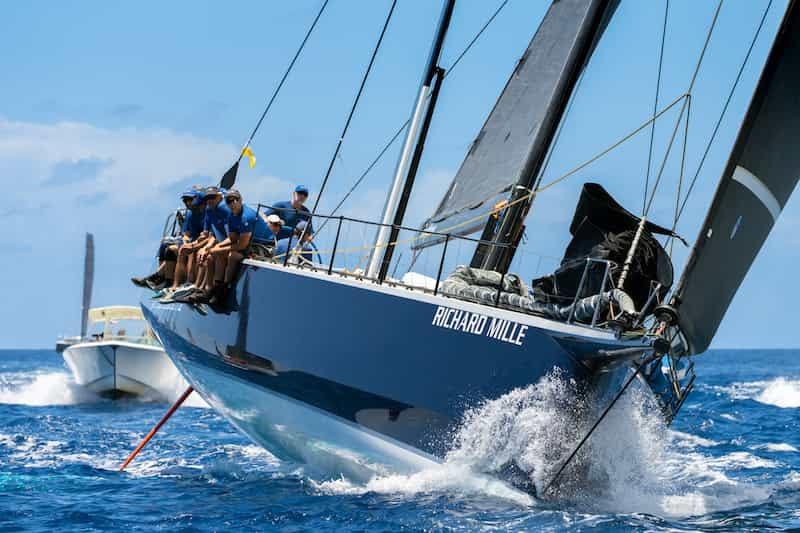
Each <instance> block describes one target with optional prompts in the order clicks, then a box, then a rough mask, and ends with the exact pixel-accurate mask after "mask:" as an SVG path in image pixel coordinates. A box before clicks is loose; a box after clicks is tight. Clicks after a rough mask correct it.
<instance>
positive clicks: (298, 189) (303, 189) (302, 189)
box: [294, 185, 308, 196]
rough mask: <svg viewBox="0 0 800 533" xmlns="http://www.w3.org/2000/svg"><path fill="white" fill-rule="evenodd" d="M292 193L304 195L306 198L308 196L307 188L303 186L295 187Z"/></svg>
mask: <svg viewBox="0 0 800 533" xmlns="http://www.w3.org/2000/svg"><path fill="white" fill-rule="evenodd" d="M294 192H296V193H298V194H305V195H306V196H308V187H306V186H305V185H298V186H297V187H295V188H294Z"/></svg>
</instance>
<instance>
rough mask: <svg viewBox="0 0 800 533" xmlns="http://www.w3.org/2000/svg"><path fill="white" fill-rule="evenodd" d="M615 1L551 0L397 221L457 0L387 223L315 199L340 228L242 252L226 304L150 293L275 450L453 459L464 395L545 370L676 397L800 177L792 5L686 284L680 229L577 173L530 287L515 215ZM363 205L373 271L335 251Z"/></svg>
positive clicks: (196, 377) (166, 334)
mask: <svg viewBox="0 0 800 533" xmlns="http://www.w3.org/2000/svg"><path fill="white" fill-rule="evenodd" d="M616 8H617V2H616V1H613V0H610V1H609V0H560V1H556V2H553V5H552V6H551V7H550V9H549V11H548V12H547V14H546V16H545V18H544V20H543V21H542V23H541V25H540V27H539V29H538V30H537V32H536V34H535V35H534V37H533V39H532V41H531V43H530V45H529V47H528V49H527V50H526V52H525V54H524V55H523V57H522V58H521V59H520V61H519V63H518V64H517V66H516V68H515V70H514V72H513V73H512V75H511V77H510V79H509V81H508V83H507V85H506V87H505V88H504V90H503V92H502V94H501V95H500V97H499V99H498V100H497V103H496V104H495V107H494V109H493V110H492V112H491V113H490V114H489V117H488V118H487V120H486V123H485V124H484V126H483V128H482V129H481V131H480V133H479V134H478V136H477V138H476V139H475V142H474V143H473V145H472V147H471V148H470V150H469V153H468V154H467V156H466V158H465V160H464V163H463V164H462V166H461V168H460V169H459V171H458V173H457V175H456V176H455V178H454V180H453V183H452V184H451V186H450V188H449V189H448V192H447V194H446V195H445V197H444V198H443V200H442V202H441V203H440V205H439V207H438V209H437V210H436V213H435V214H434V215H433V216H432V217H431V218H430V219H429V221H428V222H427V223H426V225H425V227H423V228H422V229H419V230H417V229H412V228H407V227H404V226H402V221H403V214H404V211H405V205H406V203H407V201H408V197H409V195H410V194H411V192H412V186H413V181H414V175H415V173H416V168H417V166H418V164H419V158H420V156H421V153H422V149H423V146H424V142H425V135H426V132H427V128H428V125H429V123H430V120H431V115H432V112H433V108H434V105H435V103H436V95H437V93H438V88H439V85H440V84H441V81H442V79H443V74H444V72H443V70H442V69H441V68H439V67H438V66H437V62H438V56H439V50H440V49H441V45H442V42H443V40H444V36H445V32H446V30H447V26H448V23H449V19H450V14H451V13H452V10H453V2H452V1H448V2H446V3H445V7H444V10H443V14H442V18H441V21H440V24H439V27H438V31H437V35H436V37H435V39H434V45H433V50H432V52H431V55H430V59H429V62H428V65H427V68H426V70H425V74H424V76H423V80H422V84H421V87H420V91H419V94H418V97H417V100H416V102H415V105H414V112H413V115H412V118H411V120H410V123H409V127H408V130H407V136H406V142H405V144H404V146H403V150H402V152H401V155H400V159H399V162H398V165H397V169H396V174H395V179H394V182H393V185H392V188H391V190H390V191H389V194H388V199H387V205H386V208H385V210H384V217H383V219H382V221H381V222H379V223H378V222H368V221H360V220H354V219H349V218H345V217H331V218H330V219H328V218H327V217H324V216H321V215H319V214H316V215H315V218H314V220H315V225H317V226H318V227H321V226H322V224H323V223H324V224H325V226H326V228H327V229H328V230H329V232H330V234H329V237H328V240H327V241H325V238H326V237H325V235H323V233H322V232H318V234H317V237H316V242H317V244H318V246H319V248H320V255H321V256H324V257H325V260H324V261H314V262H308V261H298V260H295V259H296V258H292V257H289V256H287V257H284V258H277V259H276V258H261V257H253V258H250V259H247V260H245V261H244V263H243V265H242V269H241V273H240V276H239V279H238V281H237V283H236V286H235V290H234V291H232V293H231V294H230V297H229V300H228V302H226V304H225V305H224V306H215V307H207V308H205V309H202V310H198V309H197V308H196V307H194V306H191V305H187V304H180V303H171V304H161V303H157V302H156V301H154V300H144V301H143V304H142V307H143V309H144V313H145V316H146V317H147V319H148V320H149V322H150V324H151V325H152V327H153V329H154V331H156V332H157V334H158V337H159V339H160V340H161V342H162V343H163V345H164V348H165V350H166V351H167V353H168V354H169V356H170V357H171V358H172V360H173V361H174V362H175V365H176V366H177V367H178V368H179V370H180V371H181V373H182V374H183V375H184V376H185V377H186V379H187V380H188V381H189V382H190V383H191V385H192V386H193V387H194V388H195V389H196V390H197V391H198V392H199V393H200V394H201V395H202V396H203V398H205V399H206V401H208V403H209V404H210V405H211V406H213V407H214V408H215V409H216V410H217V411H218V412H220V413H221V414H222V415H223V416H225V417H226V418H227V419H228V420H230V421H231V422H232V423H233V424H234V425H235V426H236V427H237V428H239V429H240V430H241V431H242V432H243V433H245V434H246V435H248V436H249V437H250V438H252V439H253V440H254V441H255V442H257V443H258V444H260V445H262V446H264V447H265V448H267V449H269V450H270V451H271V452H273V453H275V454H276V455H278V456H280V457H287V458H291V459H294V460H300V461H307V462H310V463H313V464H315V465H318V466H320V465H321V466H323V467H324V468H326V469H328V470H330V471H333V472H339V473H343V474H345V475H348V476H353V477H355V478H360V479H364V478H369V477H371V476H373V475H376V474H382V473H386V472H404V473H405V472H413V471H415V470H419V469H422V468H425V467H426V466H429V465H431V464H432V463H436V462H439V461H441V460H442V458H443V456H444V454H445V452H446V451H447V449H448V446H449V445H450V441H449V436H450V435H451V432H452V430H453V429H454V428H455V427H456V425H457V424H458V422H459V420H460V419H461V417H462V415H463V414H464V412H465V410H466V409H468V408H469V407H470V406H472V405H474V404H475V403H476V402H479V401H481V400H484V399H489V398H495V397H498V396H501V395H503V394H505V393H507V392H509V391H512V390H514V389H515V388H519V387H525V386H527V385H529V384H532V383H536V382H537V381H538V380H540V379H541V378H542V377H544V376H546V375H548V374H551V373H553V372H558V373H559V374H560V375H561V376H563V377H564V378H566V379H573V380H575V382H576V383H578V384H579V385H580V387H579V388H580V390H581V391H582V394H585V395H586V397H587V398H590V399H591V402H590V403H591V404H592V405H596V406H597V408H598V411H599V410H600V409H602V408H603V407H604V406H606V405H608V403H609V401H611V400H612V398H613V397H614V396H615V395H616V394H617V393H618V392H619V391H620V390H622V388H623V387H626V386H627V385H628V384H630V383H631V382H633V383H636V386H638V387H640V388H642V389H644V390H650V391H652V393H653V395H654V397H655V398H656V400H657V402H658V405H659V406H660V407H661V410H662V411H663V413H664V416H665V417H666V418H667V419H668V420H669V419H671V418H672V417H674V416H675V415H676V414H677V412H678V410H679V409H680V406H681V404H682V403H683V401H684V400H685V398H686V395H687V394H688V393H689V391H690V390H691V387H692V383H693V380H694V373H693V371H692V365H691V363H690V362H688V360H687V359H686V357H687V356H689V355H692V354H697V353H700V352H702V351H704V350H705V349H706V348H707V347H708V345H709V343H710V341H711V339H712V338H713V335H714V333H715V331H716V329H717V327H718V325H719V323H720V321H721V320H722V317H723V316H724V313H725V311H726V309H727V307H728V304H729V303H730V300H731V298H732V297H733V294H734V293H735V292H736V290H737V289H738V286H739V284H740V283H741V281H742V279H743V277H744V275H745V274H746V272H747V270H748V268H749V266H750V264H751V263H752V261H753V259H754V258H755V256H756V254H757V253H758V250H759V249H760V247H761V244H762V243H763V241H764V239H765V238H766V237H767V235H768V234H769V231H770V230H771V228H772V226H773V224H774V222H775V219H776V217H777V216H778V214H779V213H780V211H781V209H782V207H783V205H785V203H786V201H787V199H788V197H789V196H790V194H791V192H792V190H793V189H794V187H795V184H796V182H797V179H798V177H800V152H798V151H797V150H791V151H788V152H787V151H785V150H783V149H782V148H781V147H782V146H786V145H787V139H789V140H798V136H800V96H798V95H800V91H798V88H800V83H799V82H800V80H798V76H800V28H798V25H800V8H798V6H797V2H794V1H791V2H790V3H789V6H788V7H787V10H786V13H785V15H784V18H783V21H782V26H781V30H780V31H779V33H778V35H777V37H776V39H775V42H774V44H773V46H772V49H771V52H770V54H769V57H768V60H767V62H766V65H765V66H764V69H763V73H762V75H761V78H760V80H759V83H758V86H757V88H756V91H755V93H754V95H753V97H752V100H751V103H750V106H749V108H748V111H747V114H746V116H745V119H744V122H743V124H742V126H741V129H740V131H739V135H738V137H737V140H736V143H735V146H734V149H733V151H732V154H731V156H730V160H729V162H728V165H727V167H726V169H725V171H724V173H723V175H722V176H721V179H720V184H719V189H718V191H717V193H716V196H715V198H714V200H713V203H712V206H711V208H710V210H709V212H708V216H707V219H706V221H705V223H704V225H703V228H702V231H701V233H700V236H699V237H698V240H697V242H696V244H695V245H694V248H693V252H692V255H691V259H690V260H689V262H688V264H687V266H686V267H685V269H684V270H683V274H682V278H681V280H680V281H679V283H677V285H676V286H674V287H673V279H672V265H671V262H670V259H669V256H668V255H667V254H666V252H665V251H664V248H663V246H662V244H661V243H660V242H659V240H658V239H659V238H662V239H672V238H676V237H677V236H676V235H675V234H674V233H673V231H672V230H670V229H668V228H665V227H661V226H658V225H656V224H654V223H652V222H650V221H648V220H647V219H646V217H637V216H635V215H633V214H631V213H630V212H628V211H627V210H625V209H624V208H623V207H622V206H620V205H619V204H617V203H616V202H615V201H614V200H613V198H611V197H610V196H609V195H608V194H607V193H606V192H605V190H604V189H603V188H602V187H601V186H599V185H596V184H587V186H586V187H585V188H584V191H583V194H582V195H581V198H580V199H579V202H578V207H577V208H576V211H575V216H574V217H573V222H572V224H571V226H570V232H571V233H572V235H573V240H572V242H571V243H570V246H569V247H568V249H567V250H566V252H565V254H564V258H563V260H562V262H561V264H560V266H559V268H558V269H557V270H556V271H555V272H554V273H553V274H552V275H549V276H545V277H542V278H539V279H537V280H534V281H533V282H532V283H531V284H530V286H528V285H527V284H525V283H524V282H522V280H521V279H520V278H519V277H518V276H516V275H515V274H514V273H512V272H510V271H509V267H510V265H511V263H512V260H513V257H514V254H515V251H516V250H517V248H518V246H519V243H520V238H521V235H522V232H523V229H524V222H525V215H526V214H527V212H528V210H529V208H530V205H531V203H532V202H533V200H534V198H535V191H536V190H537V188H538V187H539V185H540V184H539V179H540V174H541V173H540V170H541V168H542V165H543V161H544V160H545V158H546V155H547V152H548V150H549V149H550V148H551V145H552V143H553V139H554V136H555V135H556V131H557V128H558V124H559V122H560V120H561V119H562V117H563V114H564V111H565V108H566V106H567V103H568V100H569V98H570V95H571V94H572V92H573V91H574V90H575V86H576V82H577V80H578V78H579V76H580V73H581V71H582V70H583V69H584V68H585V66H586V64H587V62H588V61H589V60H590V58H591V55H592V51H593V49H594V47H595V44H596V42H597V40H598V39H599V38H600V37H601V35H602V33H603V31H604V29H605V28H606V26H607V24H608V22H609V20H610V18H611V17H613V15H614V12H615V10H616ZM778 139H780V142H778ZM791 144H792V143H789V145H791ZM354 225H361V226H367V227H370V228H372V230H373V231H376V233H377V235H376V239H375V244H374V245H373V246H371V247H370V248H369V250H368V252H369V255H368V263H367V268H366V269H364V270H362V269H360V268H352V265H347V264H346V263H345V262H344V258H345V256H346V252H347V251H348V250H346V249H345V248H347V247H348V246H349V244H348V243H347V242H346V233H347V232H346V231H345V230H344V229H343V228H347V227H349V226H354ZM478 231H482V233H481V235H480V238H474V237H470V236H469V235H471V234H474V233H476V232H478ZM323 242H325V243H329V246H328V248H329V249H327V250H325V249H324V248H326V246H323V245H322V244H321V243H323ZM401 243H404V244H406V245H407V248H408V249H409V250H413V251H415V253H419V252H421V251H422V250H429V251H430V250H436V253H437V256H436V257H437V261H435V267H434V269H435V272H429V275H427V276H426V275H422V274H420V273H417V272H413V271H410V272H408V273H406V274H405V275H403V276H401V277H399V278H398V277H397V273H396V272H395V271H392V270H391V267H392V261H393V254H394V253H395V252H396V251H397V250H398V249H399V248H400V246H401ZM457 245H458V246H457ZM465 246H468V247H470V248H472V249H474V254H473V255H472V258H471V260H470V261H469V265H467V264H463V265H461V266H459V267H458V268H453V267H455V266H456V264H457V263H456V264H454V263H453V261H454V260H453V259H452V254H453V250H455V249H456V248H463V247H465ZM434 247H435V248H434ZM448 250H449V251H448ZM362 251H363V250H362ZM448 254H450V255H448ZM723 262H724V263H725V265H726V268H725V270H724V271H720V270H719V266H720V264H722V263H723ZM397 263H399V260H398V259H396V258H395V264H397ZM412 263H413V261H412ZM201 311H202V312H201Z"/></svg>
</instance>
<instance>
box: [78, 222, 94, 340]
mask: <svg viewBox="0 0 800 533" xmlns="http://www.w3.org/2000/svg"><path fill="white" fill-rule="evenodd" d="M93 283H94V237H93V236H92V234H91V233H87V234H86V255H85V257H84V260H83V308H82V309H81V338H83V337H85V336H86V328H87V326H88V322H89V320H88V319H89V306H90V305H91V304H92V284H93Z"/></svg>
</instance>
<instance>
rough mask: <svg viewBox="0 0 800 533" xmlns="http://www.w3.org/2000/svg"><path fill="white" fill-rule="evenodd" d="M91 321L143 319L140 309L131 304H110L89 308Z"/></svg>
mask: <svg viewBox="0 0 800 533" xmlns="http://www.w3.org/2000/svg"><path fill="white" fill-rule="evenodd" d="M89 320H90V321H91V322H109V321H112V320H144V315H142V310H141V309H140V308H138V307H135V306H133V305H111V306H108V307H94V308H92V309H89Z"/></svg>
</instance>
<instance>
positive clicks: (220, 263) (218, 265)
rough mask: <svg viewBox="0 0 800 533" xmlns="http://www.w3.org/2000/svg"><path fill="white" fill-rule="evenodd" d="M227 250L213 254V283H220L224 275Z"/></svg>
mask: <svg viewBox="0 0 800 533" xmlns="http://www.w3.org/2000/svg"><path fill="white" fill-rule="evenodd" d="M229 253H230V252H228V251H227V250H226V251H224V252H222V253H217V254H214V257H213V260H214V283H215V284H217V283H221V282H222V279H223V278H224V277H225V265H226V264H227V263H228V254H229Z"/></svg>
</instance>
